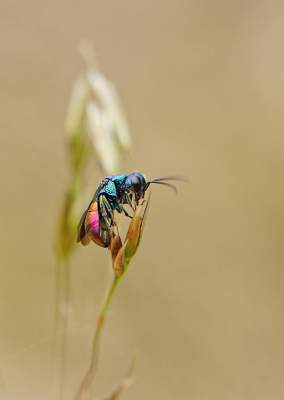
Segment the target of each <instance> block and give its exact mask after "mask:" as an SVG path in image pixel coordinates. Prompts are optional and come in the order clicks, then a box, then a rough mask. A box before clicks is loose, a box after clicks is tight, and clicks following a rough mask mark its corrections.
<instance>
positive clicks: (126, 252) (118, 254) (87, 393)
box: [74, 191, 151, 400]
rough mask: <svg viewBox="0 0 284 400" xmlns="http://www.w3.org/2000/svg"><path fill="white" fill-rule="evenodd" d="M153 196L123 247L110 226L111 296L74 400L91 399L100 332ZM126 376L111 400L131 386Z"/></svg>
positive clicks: (143, 206) (141, 206) (139, 211)
mask: <svg viewBox="0 0 284 400" xmlns="http://www.w3.org/2000/svg"><path fill="white" fill-rule="evenodd" d="M150 196H151V192H150V191H149V195H148V199H146V200H143V202H142V203H141V204H139V205H138V206H137V207H136V209H135V213H134V216H133V218H132V220H131V223H130V226H129V228H128V231H127V234H126V237H125V240H124V244H122V241H121V237H120V235H119V233H118V229H117V227H116V226H112V227H111V240H110V246H109V250H110V255H111V259H112V266H113V271H114V278H113V282H112V285H111V288H110V290H109V293H108V295H107V297H106V300H105V302H104V304H103V306H102V310H101V312H100V315H99V317H98V322H97V328H96V331H95V337H94V341H93V349H92V355H91V361H90V365H89V368H88V370H87V372H86V374H85V377H84V379H83V381H82V383H81V385H80V387H79V390H78V392H77V394H76V396H75V397H74V400H90V399H91V385H92V382H93V379H94V377H95V373H96V369H97V364H98V346H99V340H100V335H101V331H102V328H103V326H104V322H105V316H106V312H107V310H108V307H109V304H110V301H111V299H112V296H113V294H114V292H115V290H116V288H117V286H118V284H119V282H120V279H121V278H122V276H123V275H124V273H125V272H126V270H127V267H128V265H129V263H130V261H131V260H132V258H133V257H134V255H135V253H136V251H137V249H138V247H139V244H140V241H141V238H142V234H143V230H144V226H145V222H146V218H147V214H148V209H149V201H150ZM126 377H127V378H126ZM126 377H125V379H124V380H123V382H124V383H123V384H120V385H118V386H117V387H116V388H115V389H114V391H113V392H112V394H111V397H109V399H116V398H117V396H118V395H119V394H120V393H121V392H122V390H123V388H124V386H125V385H126V383H127V382H128V383H129V374H127V375H126ZM114 396H116V397H114Z"/></svg>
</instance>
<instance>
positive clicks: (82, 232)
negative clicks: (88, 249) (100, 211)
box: [77, 208, 91, 246]
mask: <svg viewBox="0 0 284 400" xmlns="http://www.w3.org/2000/svg"><path fill="white" fill-rule="evenodd" d="M88 210H89V208H88V209H87V210H86V211H85V212H84V214H83V215H82V218H81V220H80V222H79V225H78V227H77V243H79V242H81V243H82V244H83V245H84V246H87V245H88V244H89V243H90V241H91V238H90V236H89V235H88V234H87V232H86V228H85V220H86V216H87V213H88Z"/></svg>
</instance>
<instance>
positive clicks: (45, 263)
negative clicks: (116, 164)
mask: <svg viewBox="0 0 284 400" xmlns="http://www.w3.org/2000/svg"><path fill="white" fill-rule="evenodd" d="M0 8H1V13H0V16H1V17H0V18H1V26H2V34H1V37H0V52H1V66H0V70H1V74H0V84H1V93H2V96H1V113H0V115H1V117H0V118H1V135H0V140H1V147H0V149H1V150H0V151H1V157H0V163H1V171H2V172H1V196H0V203H1V208H0V210H1V212H0V217H1V226H2V229H1V240H0V243H1V279H0V297H1V301H0V304H1V308H0V310H1V331H0V332H1V340H0V346H1V347H0V371H1V374H2V380H3V381H4V385H5V388H6V394H7V398H8V399H9V400H26V399H28V400H38V399H41V400H47V399H48V400H49V399H51V398H52V397H51V396H52V395H51V393H52V389H51V386H52V346H53V334H54V330H53V315H54V302H55V300H54V299H55V266H54V256H53V251H52V237H53V233H54V226H55V218H56V217H57V214H58V208H59V207H60V204H61V201H62V197H63V194H64V190H65V188H66V186H67V183H68V164H67V158H66V153H65V147H64V118H65V113H66V107H67V103H68V98H69V94H70V88H71V84H72V82H73V80H74V78H75V77H76V75H77V73H78V72H79V71H80V70H81V69H82V67H83V61H82V59H81V57H80V54H79V52H78V43H79V41H80V40H82V39H88V40H90V41H92V42H93V44H94V46H95V48H96V51H97V54H98V57H99V60H100V65H101V70H102V71H103V72H104V73H105V74H106V75H107V76H108V78H109V79H111V80H112V81H113V82H114V83H115V84H116V86H117V89H118V91H119V93H120V95H121V97H122V100H123V103H124V107H125V110H126V114H127V118H128V122H129V126H130V129H131V132H132V137H133V162H132V164H131V165H126V164H125V165H124V167H123V168H124V169H123V170H122V171H121V172H122V173H127V174H128V173H130V172H132V171H133V170H136V169H139V171H141V172H143V173H145V174H146V176H147V177H148V178H149V179H153V178H158V177H163V176H167V175H173V174H180V175H186V176H188V177H189V180H190V184H189V185H185V184H182V183H181V184H178V188H179V194H178V196H177V197H175V195H174V193H173V192H171V191H170V190H168V189H167V188H163V187H160V186H158V185H156V186H155V187H153V196H152V202H151V208H150V212H149V216H148V220H147V224H146V228H145V233H144V237H143V241H142V244H141V247H140V249H139V252H138V253H137V256H136V257H135V259H134V260H133V262H132V264H131V265H130V268H129V270H128V271H127V274H126V275H125V277H124V278H123V280H122V282H121V285H120V287H119V288H118V291H117V293H116V295H115V297H114V302H113V304H112V307H111V312H110V313H109V315H108V319H107V323H106V327H105V330H104V335H103V340H102V343H101V352H100V364H99V371H98V374H97V380H96V384H95V386H94V389H95V399H102V398H103V397H104V396H106V394H107V393H108V392H109V390H110V389H111V388H112V387H113V386H114V384H115V383H116V382H117V381H119V380H120V379H121V378H122V376H123V374H124V372H125V371H126V370H127V368H128V365H129V363H130V361H131V358H132V355H133V353H134V351H135V349H137V348H138V349H139V356H138V364H137V367H136V370H135V373H134V375H135V377H136V380H135V382H134V383H133V385H132V386H131V387H130V388H129V390H128V391H127V392H126V393H125V395H124V397H123V398H124V399H125V400H130V399H131V400H133V399H135V400H142V399H143V400H145V399H163V400H170V399H171V400H172V399H182V400H191V399H192V400H193V399H194V400H207V399H210V400H215V399H216V400H237V399H245V400H248V399H257V400H262V399H263V400H264V399H265V400H266V399H270V400H271V399H273V400H276V399H279V400H280V399H283V397H284V376H283V373H284V362H283V357H284V340H283V335H284V322H283V316H284V315H283V312H284V310H283V303H284V291H283V283H284V279H283V278H284V273H283V229H284V222H283V217H284V211H283V204H284V202H283V200H284V170H283V167H284V163H283V156H284V137H283V128H284V116H283V108H284V24H283V18H284V3H283V2H282V1H262V0H260V1H210V0H204V1H193V0H192V1H191V0H190V1H185V0H180V1H179V0H175V1H170V0H165V1H145V0H144V1H140V0H139V1H129V0H128V1H127V0H125V1H121V0H120V1H112V2H106V1H102V0H100V1H89V0H87V1H85V2H81V3H79V2H77V1H69V2H66V1H65V2H64V1H59V2H57V1H54V0H50V1H48V2H38V1H32V0H27V1H24V2H21V1H19V0H15V1H2V2H1V5H0ZM101 178H102V176H101V175H100V173H99V172H98V171H95V172H94V183H93V185H94V190H95V188H96V186H97V185H98V182H99V181H100V180H101ZM107 260H108V254H107V252H106V251H105V250H104V249H101V248H99V247H98V246H95V245H92V246H89V247H88V248H83V247H82V246H79V247H78V251H77V252H76V254H75V257H74V259H73V263H72V267H71V296H72V307H73V319H72V322H71V324H70V332H69V341H68V346H67V350H68V357H67V361H66V371H65V381H64V388H63V389H64V399H72V396H73V394H74V392H75V390H76V389H77V387H78V385H79V383H80V380H81V379H82V377H83V375H84V373H85V370H86V367H87V364H88V361H89V352H90V348H91V343H92V335H93V331H94V322H95V319H96V315H97V313H98V310H99V306H100V301H101V297H102V294H103V291H104V285H105V280H106V273H107V267H106V266H105V265H106V264H107Z"/></svg>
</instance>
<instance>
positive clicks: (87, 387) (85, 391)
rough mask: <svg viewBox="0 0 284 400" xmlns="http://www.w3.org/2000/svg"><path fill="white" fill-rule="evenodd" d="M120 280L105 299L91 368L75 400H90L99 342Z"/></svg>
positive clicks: (115, 279) (95, 337) (95, 338)
mask: <svg viewBox="0 0 284 400" xmlns="http://www.w3.org/2000/svg"><path fill="white" fill-rule="evenodd" d="M120 279H121V276H120V277H115V278H114V280H113V282H112V285H111V288H110V290H109V293H108V295H107V297H106V299H105V302H104V304H103V306H102V310H101V312H100V315H99V318H98V324H97V328H96V332H95V336H94V341H93V350H92V357H91V362H90V366H89V368H88V371H87V372H86V375H85V377H84V379H83V382H82V383H81V386H80V388H79V390H78V392H77V394H76V396H75V397H74V400H89V399H90V395H91V393H90V391H91V384H92V381H93V379H94V376H95V373H96V370H97V364H98V347H99V341H100V334H101V331H102V328H103V326H104V321H105V316H106V312H107V310H108V307H109V304H110V301H111V299H112V296H113V294H114V292H115V290H116V288H117V286H118V284H119V281H120Z"/></svg>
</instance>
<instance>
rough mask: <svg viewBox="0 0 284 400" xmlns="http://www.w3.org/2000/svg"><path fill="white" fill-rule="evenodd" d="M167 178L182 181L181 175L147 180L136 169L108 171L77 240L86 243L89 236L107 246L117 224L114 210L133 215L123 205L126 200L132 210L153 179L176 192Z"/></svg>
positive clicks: (88, 210) (86, 214) (81, 223)
mask: <svg viewBox="0 0 284 400" xmlns="http://www.w3.org/2000/svg"><path fill="white" fill-rule="evenodd" d="M167 180H178V181H184V179H183V178H181V177H177V176H169V177H166V178H159V179H154V180H152V181H148V182H147V181H146V178H145V176H144V175H142V174H140V173H139V172H134V173H133V174H130V175H122V174H120V175H110V176H108V177H106V178H105V179H103V180H102V181H101V182H100V184H99V187H98V188H97V190H96V192H95V194H94V196H93V198H92V200H91V202H90V204H89V206H88V208H87V210H86V211H85V212H84V213H83V215H82V218H81V220H80V222H79V225H78V228H77V243H79V242H81V243H82V244H83V245H84V246H86V245H88V244H89V243H90V241H91V240H92V241H93V242H94V243H96V244H97V245H99V246H101V247H108V246H109V244H110V237H111V231H110V227H111V226H114V225H116V222H115V219H114V211H117V212H119V213H122V212H124V214H125V215H126V216H127V217H130V218H132V217H131V216H130V215H129V214H128V212H127V211H126V210H125V208H124V207H123V205H124V204H128V205H129V206H130V207H131V209H132V210H133V211H135V207H136V206H137V205H138V204H139V201H140V199H143V198H144V196H145V192H146V191H147V189H148V188H149V186H150V184H152V183H157V184H160V185H166V186H169V187H170V188H172V189H173V190H174V191H175V193H177V189H176V187H175V186H174V185H172V184H171V183H168V182H164V181H167ZM133 203H134V206H133Z"/></svg>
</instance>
